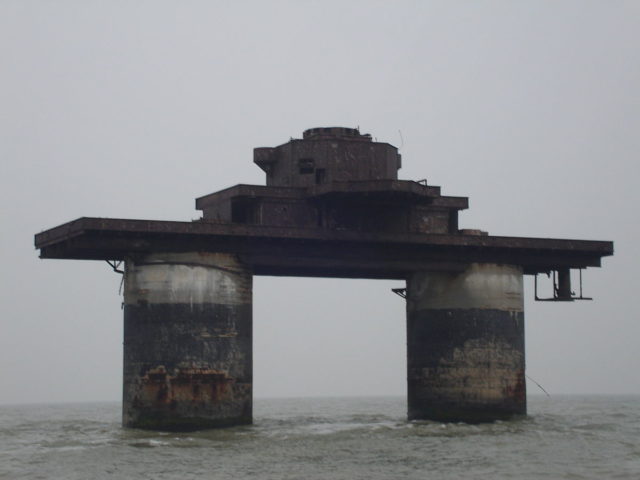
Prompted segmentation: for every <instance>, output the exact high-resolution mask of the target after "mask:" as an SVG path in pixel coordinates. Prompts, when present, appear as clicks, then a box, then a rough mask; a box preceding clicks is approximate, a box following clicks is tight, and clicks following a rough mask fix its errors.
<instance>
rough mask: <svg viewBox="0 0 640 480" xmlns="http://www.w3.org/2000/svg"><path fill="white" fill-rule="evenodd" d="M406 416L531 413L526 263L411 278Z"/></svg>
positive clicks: (480, 417) (477, 417)
mask: <svg viewBox="0 0 640 480" xmlns="http://www.w3.org/2000/svg"><path fill="white" fill-rule="evenodd" d="M407 364H408V374H407V380H408V407H409V409H408V410H409V419H410V420H412V419H429V420H436V421H463V422H469V423H473V422H485V421H493V420H498V419H504V418H509V417H511V416H513V415H518V414H526V409H527V406H526V386H525V376H524V372H525V357H524V304H523V294H522V270H521V269H520V268H519V267H514V266H509V265H494V264H472V265H470V267H469V268H468V269H467V270H466V271H465V272H463V273H427V272H425V273H417V274H414V275H412V276H411V278H409V279H408V280H407Z"/></svg>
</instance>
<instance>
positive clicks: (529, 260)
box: [35, 217, 613, 278]
mask: <svg viewBox="0 0 640 480" xmlns="http://www.w3.org/2000/svg"><path fill="white" fill-rule="evenodd" d="M35 242H36V248H39V249H40V250H41V252H40V253H41V254H40V256H41V258H69V259H91V260H101V259H104V260H118V259H124V258H125V257H126V256H128V255H136V254H147V253H152V252H162V251H174V252H177V251H184V252H188V251H222V252H229V253H237V254H240V255H243V259H244V260H245V261H246V262H247V263H248V264H249V265H250V266H251V267H253V270H254V273H256V274H259V275H262V274H264V275H296V274H300V275H312V276H323V275H326V276H340V277H359V278H405V277H406V274H407V272H410V271H416V270H422V269H425V268H426V269H429V266H430V264H432V263H433V264H442V263H453V264H456V263H474V262H484V263H487V262H490V263H505V264H510V265H519V266H522V267H523V268H524V273H525V274H534V273H537V272H548V271H550V270H554V269H558V268H561V267H570V268H585V267H593V266H599V265H600V259H601V257H604V256H608V255H612V254H613V243H612V242H608V241H589V240H564V239H548V238H525V237H497V236H490V235H489V236H476V235H443V234H420V233H402V234H389V233H376V232H353V231H347V230H328V229H321V228H278V227H265V226H257V225H236V224H217V223H206V222H168V221H153V220H124V219H109V218H86V217H85V218H80V219H78V220H75V221H73V222H70V223H67V224H64V225H61V226H59V227H56V228H54V229H51V230H48V231H45V232H42V233H40V234H38V235H36V238H35ZM332 271H333V273H332Z"/></svg>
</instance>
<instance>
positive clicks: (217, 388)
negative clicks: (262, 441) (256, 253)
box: [122, 253, 252, 430]
mask: <svg viewBox="0 0 640 480" xmlns="http://www.w3.org/2000/svg"><path fill="white" fill-rule="evenodd" d="M251 310H252V274H251V271H250V270H249V269H247V267H246V266H244V265H242V264H241V263H240V262H239V261H238V260H237V258H236V257H235V256H234V255H230V254H221V253H166V254H151V255H148V256H145V257H143V258H135V259H129V260H127V262H126V270H125V288H124V392H123V421H122V423H123V425H124V426H126V427H138V428H148V429H154V430H195V429H202V428H208V427H218V426H227V425H238V424H246V423H251V421H252V311H251Z"/></svg>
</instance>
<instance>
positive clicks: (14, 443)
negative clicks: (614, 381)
mask: <svg viewBox="0 0 640 480" xmlns="http://www.w3.org/2000/svg"><path fill="white" fill-rule="evenodd" d="M529 412H530V415H529V416H528V417H526V418H524V419H521V420H514V421H508V422H497V423H493V424H486V425H466V424H441V423H434V422H407V421H405V399H404V398H400V397H398V398H392V397H389V398H386V397H365V398H313V399H269V400H260V399H256V400H255V407H254V415H255V424H254V425H252V426H245V427H238V428H229V429H223V430H214V431H207V432H198V433H185V434H176V433H156V432H145V431H139V430H124V429H122V428H121V427H120V405H119V404H118V403H95V404H59V405H30V406H2V407H0V478H2V479H21V478H24V479H27V478H28V479H83V480H85V479H103V478H104V479H106V478H108V479H180V480H187V479H195V478H198V479H199V478H203V479H206V478H211V479H243V478H252V479H278V480H280V479H369V480H373V479H395V478H408V479H449V478H451V479H469V478H474V479H475V478H492V479H504V478H518V479H538V478H540V479H542V478H544V479H563V478H566V479H615V478H620V479H640V396H559V397H558V396H554V397H551V398H547V397H543V396H531V397H530V398H529Z"/></svg>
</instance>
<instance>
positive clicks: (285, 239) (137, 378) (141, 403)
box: [35, 127, 613, 430]
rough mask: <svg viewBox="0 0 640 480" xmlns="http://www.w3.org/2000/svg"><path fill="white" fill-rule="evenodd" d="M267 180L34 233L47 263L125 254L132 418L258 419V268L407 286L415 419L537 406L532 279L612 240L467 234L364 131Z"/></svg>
mask: <svg viewBox="0 0 640 480" xmlns="http://www.w3.org/2000/svg"><path fill="white" fill-rule="evenodd" d="M254 162H255V163H256V164H257V165H258V166H259V167H260V168H261V169H262V170H264V171H265V173H266V176H267V182H266V183H267V185H266V186H258V185H236V186H234V187H231V188H228V189H226V190H222V191H219V192H216V193H212V194H210V195H206V196H204V197H201V198H198V199H197V200H196V208H197V209H198V210H201V211H202V213H203V215H202V218H201V219H199V220H197V221H194V222H168V221H153V220H125V219H108V218H80V219H78V220H75V221H72V222H69V223H67V224H64V225H61V226H59V227H56V228H53V229H51V230H47V231H45V232H42V233H40V234H38V235H36V238H35V243H36V247H37V248H39V249H40V256H41V258H66V259H88V260H107V261H110V262H113V261H124V262H125V269H124V277H125V278H124V280H125V288H124V321H125V330H124V337H125V338H124V397H123V424H124V425H125V426H128V427H141V428H150V429H174V430H188V429H199V428H210V427H216V426H226V425H237V424H243V423H250V422H251V420H252V413H251V411H252V408H251V405H252V276H253V275H287V276H318V277H343V278H387V279H398V280H406V282H407V286H406V287H407V288H406V289H402V292H399V293H401V294H402V295H403V296H406V300H407V364H408V368H407V379H408V416H409V418H410V419H421V418H425V419H434V420H445V421H446V420H453V421H471V422H473V421H490V420H495V419H500V418H508V417H510V416H512V415H518V414H524V413H526V390H525V380H524V376H525V361H524V359H525V357H524V302H523V288H522V284H523V275H537V274H538V273H550V272H554V273H555V274H557V276H558V278H559V283H558V286H557V287H556V288H555V291H554V299H555V300H565V301H567V300H572V299H573V298H575V296H574V295H573V294H572V289H571V284H570V282H571V275H570V272H571V270H572V269H584V268H587V267H599V266H600V263H601V258H602V257H604V256H607V255H612V254H613V244H612V242H607V241H585V240H560V239H547V238H518V237H496V236H491V235H488V234H487V233H486V232H482V231H479V230H461V229H459V227H458V213H459V211H460V210H463V209H466V208H467V207H468V199H467V198H465V197H450V196H443V195H441V192H440V188H439V187H436V186H432V185H427V183H426V181H418V182H414V181H408V180H398V176H397V172H398V169H399V168H400V167H401V157H400V155H399V153H398V151H397V149H396V148H395V147H393V146H392V145H389V144H387V143H379V142H374V141H373V140H372V138H371V136H370V135H362V134H361V133H360V132H359V130H358V129H352V128H342V127H330V128H313V129H310V130H306V131H305V132H304V134H303V138H302V139H291V140H290V141H289V142H287V143H285V144H283V145H280V146H278V147H273V148H271V147H269V148H256V149H255V150H254Z"/></svg>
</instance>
